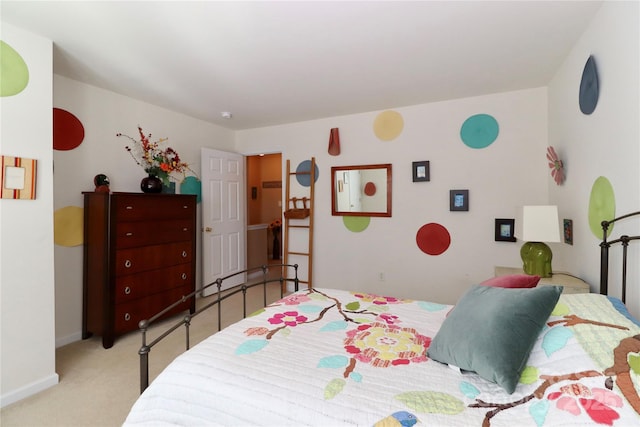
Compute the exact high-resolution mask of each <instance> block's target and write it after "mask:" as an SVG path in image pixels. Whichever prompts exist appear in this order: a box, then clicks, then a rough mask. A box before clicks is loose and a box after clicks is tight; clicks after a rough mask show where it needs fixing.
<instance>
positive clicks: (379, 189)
mask: <svg viewBox="0 0 640 427" xmlns="http://www.w3.org/2000/svg"><path fill="white" fill-rule="evenodd" d="M331 184H332V185H331V214H332V215H349V216H388V217H390V216H391V164H378V165H356V166H334V167H332V168H331Z"/></svg>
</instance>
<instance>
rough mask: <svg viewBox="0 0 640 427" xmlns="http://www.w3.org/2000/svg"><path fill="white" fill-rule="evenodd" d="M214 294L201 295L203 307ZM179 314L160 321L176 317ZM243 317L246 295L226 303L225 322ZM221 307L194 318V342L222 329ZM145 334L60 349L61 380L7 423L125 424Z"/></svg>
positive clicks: (273, 292) (272, 294) (11, 411)
mask: <svg viewBox="0 0 640 427" xmlns="http://www.w3.org/2000/svg"><path fill="white" fill-rule="evenodd" d="M267 294H268V296H267V303H271V302H273V301H275V300H277V299H279V297H280V285H279V284H278V283H271V284H269V285H268V292H267ZM262 295H263V293H262V287H257V288H253V289H251V290H249V291H248V292H247V307H248V311H247V314H251V313H252V312H253V311H256V310H258V309H260V308H261V307H262V302H263V296H262ZM212 299H213V297H206V298H199V299H198V301H197V306H198V307H202V306H203V305H205V304H207V303H209V302H210V301H211V300H212ZM175 319H179V317H173V318H172V319H170V320H166V321H163V322H161V323H160V324H158V325H157V326H156V327H155V328H153V329H152V330H151V333H150V334H149V336H150V337H152V338H153V337H154V336H155V335H154V334H153V332H154V331H157V330H159V329H160V328H161V327H162V326H163V325H168V324H171V322H175ZM240 319H242V294H239V295H236V296H234V297H233V298H230V299H229V300H226V301H225V302H224V303H223V310H222V326H223V327H225V326H228V325H230V324H231V323H234V322H237V321H239V320H240ZM217 330H218V320H217V309H216V308H211V309H210V310H208V311H207V312H204V313H203V314H201V315H199V316H197V317H196V318H194V319H193V321H192V325H191V346H192V347H193V346H194V345H195V344H196V343H198V342H200V341H201V340H202V339H204V338H206V337H207V336H209V335H211V334H213V333H215V332H217ZM184 335H185V334H184V329H183V328H181V329H179V330H177V331H176V332H174V334H173V335H172V336H170V337H168V338H167V339H166V340H165V341H166V342H162V343H160V344H158V345H157V346H156V347H154V348H153V349H152V351H151V353H150V374H149V377H150V379H151V380H153V378H155V377H156V376H157V374H158V373H159V372H160V371H161V370H162V369H163V368H164V367H165V366H166V365H167V364H168V363H169V362H170V361H171V360H173V359H174V358H175V357H176V356H177V355H178V354H180V353H182V352H183V351H184V347H185V339H184ZM140 343H141V341H140V333H139V332H131V333H129V334H127V335H125V336H122V337H119V338H117V339H116V341H115V344H114V345H113V347H112V348H110V349H108V350H105V349H104V348H103V347H102V339H101V338H100V337H92V338H89V339H86V340H82V341H79V342H75V343H72V344H69V345H66V346H64V347H60V348H59V349H57V350H56V372H57V373H58V375H59V377H60V382H59V384H57V385H56V386H54V387H51V388H49V389H47V390H45V391H43V392H41V393H38V394H37V395H34V396H31V397H29V398H27V399H24V400H22V401H20V402H16V403H14V404H12V405H9V406H7V407H5V408H3V409H2V410H1V411H0V424H1V425H2V427H11V426H25V427H26V426H28V427H36V426H60V427H63V426H64V427H67V426H119V425H121V424H122V423H123V422H124V420H125V418H126V416H127V414H128V413H129V410H130V409H131V406H132V405H133V403H134V402H135V400H136V398H137V397H138V395H139V391H140V382H139V374H138V372H139V366H140V363H139V357H138V349H139V348H140V345H141V344H140Z"/></svg>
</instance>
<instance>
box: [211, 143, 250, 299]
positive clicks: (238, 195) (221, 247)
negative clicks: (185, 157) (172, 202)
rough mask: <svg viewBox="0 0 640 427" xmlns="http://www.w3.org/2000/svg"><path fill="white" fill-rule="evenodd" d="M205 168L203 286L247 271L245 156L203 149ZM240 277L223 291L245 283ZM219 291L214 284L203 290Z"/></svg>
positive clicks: (230, 282) (242, 275)
mask: <svg viewBox="0 0 640 427" xmlns="http://www.w3.org/2000/svg"><path fill="white" fill-rule="evenodd" d="M201 166H202V286H205V285H208V284H209V283H212V282H214V281H215V280H216V279H218V278H220V277H225V276H228V275H231V274H234V273H238V272H240V271H243V270H245V268H246V261H245V218H244V215H245V183H244V182H245V178H244V157H243V156H242V155H241V154H238V153H230V152H226V151H218V150H212V149H210V148H202V149H201ZM244 276H245V275H244V274H239V275H237V276H235V277H233V278H231V279H227V280H225V281H224V283H223V287H222V288H223V289H227V288H230V287H232V286H235V285H238V284H240V283H243V282H244V281H245V279H246V278H245V277H244ZM216 291H217V287H216V286H215V285H214V286H212V287H210V288H208V289H206V290H205V291H204V295H205V296H208V295H211V294H212V293H215V292H216Z"/></svg>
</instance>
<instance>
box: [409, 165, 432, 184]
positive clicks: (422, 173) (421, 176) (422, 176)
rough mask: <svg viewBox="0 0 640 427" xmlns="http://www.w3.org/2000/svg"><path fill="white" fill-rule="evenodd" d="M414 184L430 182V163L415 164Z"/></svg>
mask: <svg viewBox="0 0 640 427" xmlns="http://www.w3.org/2000/svg"><path fill="white" fill-rule="evenodd" d="M412 169H413V182H425V181H430V180H431V177H430V171H429V161H428V160H423V161H420V162H413V168H412Z"/></svg>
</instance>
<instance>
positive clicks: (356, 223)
mask: <svg viewBox="0 0 640 427" xmlns="http://www.w3.org/2000/svg"><path fill="white" fill-rule="evenodd" d="M342 222H343V223H344V226H345V227H346V228H347V230H349V231H353V232H354V233H359V232H361V231H363V230H366V229H367V227H369V223H370V222H371V217H368V216H343V217H342Z"/></svg>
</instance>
